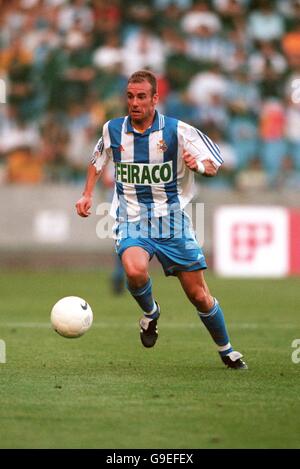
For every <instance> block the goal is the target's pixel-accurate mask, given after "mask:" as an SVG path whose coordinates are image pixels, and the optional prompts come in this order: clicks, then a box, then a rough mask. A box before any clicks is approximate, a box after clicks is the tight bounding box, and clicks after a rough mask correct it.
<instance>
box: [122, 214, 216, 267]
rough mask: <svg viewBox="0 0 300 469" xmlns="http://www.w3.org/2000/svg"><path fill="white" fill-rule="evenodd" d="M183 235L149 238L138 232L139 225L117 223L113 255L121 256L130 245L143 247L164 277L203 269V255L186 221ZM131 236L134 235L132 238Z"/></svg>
mask: <svg viewBox="0 0 300 469" xmlns="http://www.w3.org/2000/svg"><path fill="white" fill-rule="evenodd" d="M185 228H186V229H185V230H184V233H182V235H181V236H178V235H177V236H176V235H173V236H169V237H156V238H154V237H149V236H148V235H147V234H148V233H147V234H146V233H145V232H144V231H143V230H141V231H140V230H139V222H131V223H128V222H126V223H121V224H120V225H119V226H118V229H117V232H118V235H117V240H116V245H115V248H116V252H117V254H118V255H119V256H120V258H121V257H122V254H123V252H124V251H125V250H126V249H127V248H129V247H133V246H138V247H141V248H143V249H144V250H145V251H147V252H148V254H149V256H150V259H152V257H153V256H154V255H155V256H156V257H157V259H158V261H159V262H160V263H161V265H162V267H163V269H164V273H165V275H166V276H169V275H174V276H176V275H177V272H179V271H181V272H191V271H193V270H203V269H206V268H207V265H206V261H205V257H204V254H203V252H202V249H201V247H200V246H199V244H198V241H197V239H196V237H195V233H194V230H193V228H192V227H191V223H190V221H189V219H186V226H185ZM132 233H133V234H134V236H132Z"/></svg>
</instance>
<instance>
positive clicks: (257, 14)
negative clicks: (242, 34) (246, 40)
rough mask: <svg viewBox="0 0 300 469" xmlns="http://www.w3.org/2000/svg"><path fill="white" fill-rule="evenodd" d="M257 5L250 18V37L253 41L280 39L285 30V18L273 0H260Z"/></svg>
mask: <svg viewBox="0 0 300 469" xmlns="http://www.w3.org/2000/svg"><path fill="white" fill-rule="evenodd" d="M257 5H258V6H257V9H255V10H254V11H253V12H252V13H250V16H249V19H248V33H249V36H250V38H251V39H252V40H253V41H276V40H277V41H279V40H280V39H281V37H282V36H283V34H284V32H285V22H284V19H283V18H282V17H281V16H280V15H279V13H278V12H277V11H276V10H275V9H274V5H273V2H272V1H271V0H258V2H257Z"/></svg>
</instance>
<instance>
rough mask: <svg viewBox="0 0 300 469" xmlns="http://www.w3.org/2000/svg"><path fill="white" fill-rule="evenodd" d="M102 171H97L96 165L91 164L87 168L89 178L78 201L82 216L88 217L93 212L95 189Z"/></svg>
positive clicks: (78, 208) (77, 204) (78, 210)
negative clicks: (91, 210) (91, 209)
mask: <svg viewBox="0 0 300 469" xmlns="http://www.w3.org/2000/svg"><path fill="white" fill-rule="evenodd" d="M101 173H102V171H99V172H98V171H97V169H96V166H95V165H94V164H92V163H90V164H89V166H88V169H87V178H86V184H85V188H84V191H83V194H82V197H80V199H79V200H78V202H77V203H76V210H77V213H78V215H80V216H81V217H88V216H89V215H90V214H91V212H90V208H91V206H92V197H93V191H94V188H95V185H96V182H97V181H98V179H99V177H100V175H101Z"/></svg>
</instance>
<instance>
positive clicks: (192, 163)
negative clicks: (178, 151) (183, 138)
mask: <svg viewBox="0 0 300 469" xmlns="http://www.w3.org/2000/svg"><path fill="white" fill-rule="evenodd" d="M182 158H183V160H184V162H185V164H186V166H187V167H188V168H189V169H191V170H192V171H198V165H197V160H196V157H195V156H193V155H191V154H190V153H189V152H188V151H184V152H183V155H182Z"/></svg>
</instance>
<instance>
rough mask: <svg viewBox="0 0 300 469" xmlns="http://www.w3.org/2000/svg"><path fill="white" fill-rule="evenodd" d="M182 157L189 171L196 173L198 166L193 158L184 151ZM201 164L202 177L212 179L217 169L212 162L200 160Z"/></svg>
mask: <svg viewBox="0 0 300 469" xmlns="http://www.w3.org/2000/svg"><path fill="white" fill-rule="evenodd" d="M182 157H183V160H184V162H185V164H186V166H187V167H188V168H189V169H190V170H192V171H195V172H198V164H197V159H196V157H195V156H193V155H191V154H190V153H189V152H188V151H184V152H183V155H182ZM201 163H202V164H203V165H204V168H205V172H204V174H203V176H207V177H212V176H215V175H216V174H217V171H218V168H217V166H216V165H215V164H214V162H213V161H212V160H209V159H206V160H202V161H201Z"/></svg>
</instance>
